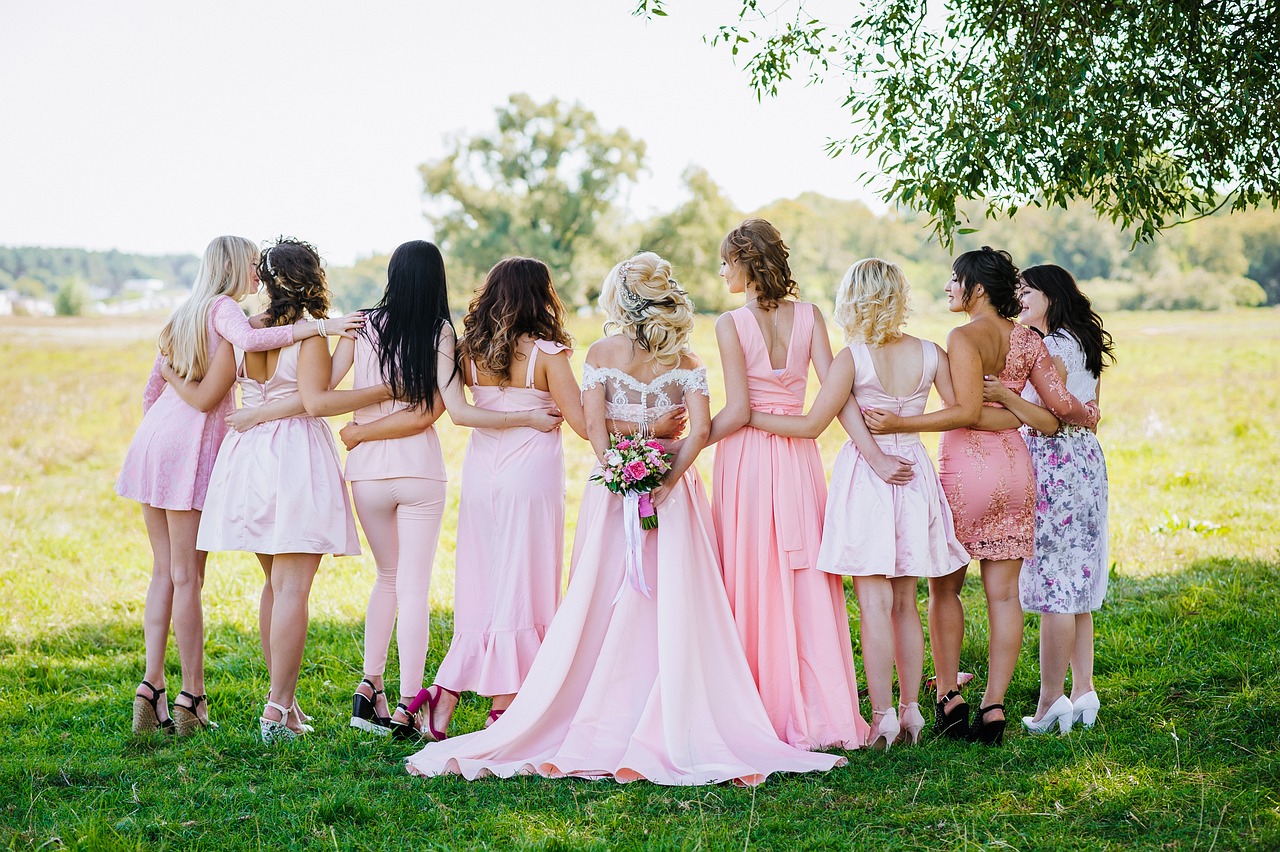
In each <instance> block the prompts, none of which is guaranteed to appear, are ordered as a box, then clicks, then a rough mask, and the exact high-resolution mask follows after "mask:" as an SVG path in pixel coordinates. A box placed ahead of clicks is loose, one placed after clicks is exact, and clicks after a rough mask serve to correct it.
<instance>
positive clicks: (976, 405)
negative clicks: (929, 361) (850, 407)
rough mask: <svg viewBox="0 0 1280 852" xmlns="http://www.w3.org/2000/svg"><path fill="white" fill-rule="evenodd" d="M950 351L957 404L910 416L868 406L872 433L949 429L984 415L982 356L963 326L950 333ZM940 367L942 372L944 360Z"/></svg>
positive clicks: (869, 424) (955, 401) (867, 410)
mask: <svg viewBox="0 0 1280 852" xmlns="http://www.w3.org/2000/svg"><path fill="white" fill-rule="evenodd" d="M947 352H948V362H949V371H948V372H949V375H950V379H951V385H952V391H953V395H954V397H955V400H954V404H953V405H950V406H947V407H946V408H941V409H938V410H937V411H931V412H928V413H927V414H917V415H914V416H909V417H903V416H901V415H898V414H895V413H893V412H891V411H883V410H881V409H871V408H869V409H866V410H864V411H863V417H864V418H866V421H867V426H868V427H869V428H870V429H871V431H872V432H881V433H884V432H946V431H949V430H951V429H962V428H966V427H972V426H974V425H975V424H977V422H978V419H979V418H980V417H981V416H982V356H981V354H980V353H979V352H978V349H977V347H976V346H974V345H973V343H972V341H970V340H969V337H968V334H967V333H966V331H965V327H964V326H961V327H960V328H956V329H952V331H951V334H950V335H948V337H947ZM938 369H939V372H941V370H942V367H941V363H940V364H939V368H938Z"/></svg>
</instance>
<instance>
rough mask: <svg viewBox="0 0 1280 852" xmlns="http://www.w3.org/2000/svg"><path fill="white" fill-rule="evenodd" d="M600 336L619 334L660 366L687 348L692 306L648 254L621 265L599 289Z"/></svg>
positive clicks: (670, 364) (668, 271) (667, 270)
mask: <svg viewBox="0 0 1280 852" xmlns="http://www.w3.org/2000/svg"><path fill="white" fill-rule="evenodd" d="M600 310H602V311H604V316H605V323H604V333H605V334H619V333H620V334H625V335H627V336H628V337H630V338H631V339H632V340H634V341H635V342H636V344H637V345H638V346H639V347H640V348H641V349H643V350H644V351H646V352H648V353H650V354H651V355H653V358H654V360H655V361H657V362H658V363H659V364H661V365H663V366H664V367H674V366H676V365H677V364H679V363H680V358H681V356H682V355H684V353H685V352H687V351H688V349H689V335H690V333H691V332H692V331H693V303H692V302H691V301H689V294H688V293H686V292H685V291H684V290H682V289H681V288H680V285H679V284H678V283H677V282H676V280H675V279H674V278H672V277H671V264H670V263H668V262H667V261H665V260H663V259H662V258H660V257H658V255H656V254H654V253H653V252H651V251H643V252H640V253H639V254H637V255H636V256H635V257H633V258H631V259H630V260H624V261H623V262H622V263H619V264H618V265H617V266H615V267H614V268H613V269H611V270H609V274H608V275H606V276H605V279H604V283H603V284H601V286H600Z"/></svg>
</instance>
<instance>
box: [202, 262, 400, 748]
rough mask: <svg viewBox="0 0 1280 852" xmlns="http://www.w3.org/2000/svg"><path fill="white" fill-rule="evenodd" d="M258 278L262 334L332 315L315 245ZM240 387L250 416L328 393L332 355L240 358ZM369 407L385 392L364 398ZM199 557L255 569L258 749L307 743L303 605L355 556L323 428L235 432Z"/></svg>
mask: <svg viewBox="0 0 1280 852" xmlns="http://www.w3.org/2000/svg"><path fill="white" fill-rule="evenodd" d="M258 274H259V276H260V277H261V278H262V280H263V283H264V284H265V285H266V290H267V297H268V299H269V300H270V304H269V305H268V307H267V310H266V312H265V322H266V324H267V325H286V324H289V323H291V322H293V321H294V320H296V319H298V318H300V317H302V316H304V315H310V316H312V317H322V316H324V314H325V313H326V312H327V311H328V307H329V294H328V291H327V290H326V289H325V278H324V270H323V269H322V268H321V265H320V256H319V254H318V253H317V252H316V251H315V249H314V248H313V247H311V246H310V245H308V244H306V243H303V242H301V241H298V240H292V239H282V240H280V241H278V242H277V243H276V244H275V245H273V246H271V247H270V248H269V249H267V250H266V252H264V253H263V256H262V260H261V262H260V263H259V268H258ZM236 362H237V371H236V373H237V381H238V382H239V383H240V391H241V400H242V403H243V405H244V406H245V407H247V408H256V407H259V406H263V405H266V404H268V403H272V402H278V401H281V400H285V399H287V398H288V397H289V396H291V395H293V394H294V393H295V392H296V393H300V394H301V396H302V401H303V403H304V404H306V402H307V400H308V394H309V393H315V392H321V391H326V390H328V388H329V382H330V373H331V369H332V365H331V359H330V356H329V348H328V345H327V344H326V343H325V341H323V340H320V339H314V340H307V341H303V342H302V343H298V344H293V345H290V346H286V347H284V348H283V349H275V350H272V351H270V352H267V353H244V352H242V351H239V350H237V352H236ZM362 393H363V394H364V395H365V396H367V398H368V399H367V401H373V400H376V399H380V398H382V397H383V396H385V389H384V388H382V387H377V388H372V389H368V390H367V391H364V392H362ZM196 543H197V546H199V547H200V549H202V550H206V551H208V550H243V551H249V552H251V553H255V554H257V556H258V561H259V562H260V563H261V564H262V568H263V571H264V573H265V574H266V577H267V581H268V583H269V585H270V595H266V594H264V596H263V611H262V612H260V614H259V625H260V626H261V629H262V632H263V638H262V646H263V652H264V655H265V657H266V660H267V670H268V672H269V674H270V677H271V686H270V692H269V695H268V698H267V705H266V708H265V709H264V711H263V714H262V718H261V721H260V725H259V728H260V732H261V735H262V739H263V741H264V742H267V743H271V742H275V741H278V740H287V739H292V738H294V737H296V736H298V735H299V734H301V733H303V732H304V728H303V723H302V720H301V719H299V718H298V714H296V713H295V707H296V704H295V692H296V689H297V684H298V673H299V670H300V668H301V665H302V654H303V650H304V648H305V646H306V637H307V621H308V602H309V598H310V594H311V584H312V581H313V580H314V579H315V574H316V570H317V569H318V568H319V565H320V558H321V556H322V555H323V554H325V553H332V554H334V555H337V556H344V555H354V554H358V553H359V552H360V542H359V538H358V536H357V534H356V528H355V521H354V520H353V519H352V517H351V508H350V505H349V503H348V500H347V490H346V486H345V484H344V483H343V480H342V468H341V466H340V465H339V462H338V452H337V447H336V446H335V445H334V442H333V435H332V433H331V432H330V431H329V426H328V424H327V423H326V422H325V421H324V420H322V419H320V418H318V417H313V416H310V415H301V416H296V417H285V418H282V419H278V420H271V421H268V422H264V423H261V424H259V425H257V426H254V427H253V428H250V429H248V430H246V431H244V432H232V433H230V434H229V435H228V436H227V439H226V440H225V441H224V442H223V444H222V447H221V449H220V450H219V451H218V458H217V461H216V462H215V463H214V467H213V474H212V475H211V477H210V481H209V493H208V497H207V499H206V504H205V512H204V515H203V517H202V518H201V520H200V533H199V536H198V538H197V540H196Z"/></svg>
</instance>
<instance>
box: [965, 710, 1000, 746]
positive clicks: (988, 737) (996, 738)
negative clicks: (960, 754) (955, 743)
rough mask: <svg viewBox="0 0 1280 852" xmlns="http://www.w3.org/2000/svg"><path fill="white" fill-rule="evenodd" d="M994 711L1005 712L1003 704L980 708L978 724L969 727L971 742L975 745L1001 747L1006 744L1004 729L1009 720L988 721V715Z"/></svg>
mask: <svg viewBox="0 0 1280 852" xmlns="http://www.w3.org/2000/svg"><path fill="white" fill-rule="evenodd" d="M993 710H999V711H1000V712H1001V713H1003V712H1004V705H1003V704H988V705H987V706H986V707H979V708H978V716H977V719H978V721H977V723H976V724H974V725H970V726H969V740H970V742H975V743H986V744H987V745H1000V744H1001V743H1003V742H1004V729H1005V726H1006V725H1007V724H1008V720H1007V719H995V720H993V721H990V722H988V721H987V714H988V713H990V712H991V711H993Z"/></svg>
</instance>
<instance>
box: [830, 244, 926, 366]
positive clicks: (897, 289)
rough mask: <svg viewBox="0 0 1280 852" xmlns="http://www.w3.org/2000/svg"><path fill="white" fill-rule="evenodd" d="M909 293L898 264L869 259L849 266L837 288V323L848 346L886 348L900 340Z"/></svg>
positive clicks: (904, 277) (909, 289) (908, 286)
mask: <svg viewBox="0 0 1280 852" xmlns="http://www.w3.org/2000/svg"><path fill="white" fill-rule="evenodd" d="M910 292H911V285H910V284H908V283H907V276H906V275H904V274H903V272H902V267H901V266H898V264H896V263H890V262H889V261H887V260H881V259H880V258H878V257H869V258H866V259H864V260H859V261H858V262H857V263H855V264H854V265H853V266H850V267H849V270H848V271H847V272H845V274H844V277H843V278H841V279H840V286H839V287H837V288H836V313H835V321H836V324H837V325H839V326H840V327H841V328H842V329H844V339H845V342H846V343H866V344H867V345H868V346H883V345H884V344H886V343H891V342H892V341H894V340H897V339H898V338H899V337H901V336H902V326H903V325H904V324H905V323H906V321H907V315H908V314H909V313H910V312H909V310H908V308H907V297H908V294H909V293H910Z"/></svg>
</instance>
